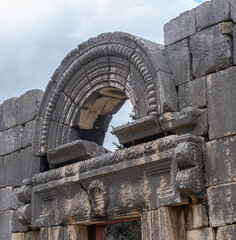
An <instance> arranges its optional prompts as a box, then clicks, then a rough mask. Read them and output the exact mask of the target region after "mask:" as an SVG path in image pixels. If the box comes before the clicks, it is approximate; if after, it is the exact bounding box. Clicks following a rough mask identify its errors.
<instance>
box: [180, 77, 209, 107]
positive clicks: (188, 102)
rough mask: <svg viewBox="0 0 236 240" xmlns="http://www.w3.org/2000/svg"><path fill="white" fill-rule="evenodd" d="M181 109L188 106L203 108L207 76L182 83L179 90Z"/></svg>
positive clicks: (205, 102)
mask: <svg viewBox="0 0 236 240" xmlns="http://www.w3.org/2000/svg"><path fill="white" fill-rule="evenodd" d="M178 100H179V109H180V110H181V109H183V108H186V107H195V108H202V107H205V106H206V104H207V101H206V77H202V78H197V79H194V80H193V81H190V82H187V83H184V84H181V85H180V86H179V92H178Z"/></svg>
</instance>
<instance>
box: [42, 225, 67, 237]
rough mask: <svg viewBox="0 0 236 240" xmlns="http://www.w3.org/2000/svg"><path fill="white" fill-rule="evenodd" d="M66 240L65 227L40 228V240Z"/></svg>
mask: <svg viewBox="0 0 236 240" xmlns="http://www.w3.org/2000/svg"><path fill="white" fill-rule="evenodd" d="M45 239H47V240H50V239H52V240H54V239H55V240H56V239H57V240H64V227H60V226H57V227H42V228H41V229H40V240H45Z"/></svg>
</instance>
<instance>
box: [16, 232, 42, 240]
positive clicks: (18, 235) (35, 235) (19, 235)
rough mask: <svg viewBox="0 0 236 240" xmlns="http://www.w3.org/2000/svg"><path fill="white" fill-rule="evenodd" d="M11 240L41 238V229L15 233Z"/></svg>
mask: <svg viewBox="0 0 236 240" xmlns="http://www.w3.org/2000/svg"><path fill="white" fill-rule="evenodd" d="M11 240H39V231H35V232H27V233H13V234H12V238H11Z"/></svg>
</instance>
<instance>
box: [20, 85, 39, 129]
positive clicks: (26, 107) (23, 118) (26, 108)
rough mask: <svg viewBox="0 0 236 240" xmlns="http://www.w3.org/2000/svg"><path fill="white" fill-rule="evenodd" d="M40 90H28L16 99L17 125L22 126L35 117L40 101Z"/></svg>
mask: <svg viewBox="0 0 236 240" xmlns="http://www.w3.org/2000/svg"><path fill="white" fill-rule="evenodd" d="M42 96H43V91H42V90H37V89H34V90H30V91H28V92H26V93H25V94H23V95H21V96H20V97H19V98H18V99H17V103H18V109H17V124H18V125H19V124H23V123H26V122H29V121H31V120H33V119H34V118H35V117H36V113H37V109H38V105H39V103H40V101H41V99H42Z"/></svg>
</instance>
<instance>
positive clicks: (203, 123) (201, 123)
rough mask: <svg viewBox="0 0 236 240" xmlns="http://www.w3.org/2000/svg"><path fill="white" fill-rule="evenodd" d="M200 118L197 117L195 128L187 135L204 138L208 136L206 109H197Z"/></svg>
mask: <svg viewBox="0 0 236 240" xmlns="http://www.w3.org/2000/svg"><path fill="white" fill-rule="evenodd" d="M199 112H200V116H199V117H198V122H197V124H196V126H195V127H194V128H193V129H192V130H191V131H189V133H192V134H195V135H199V136H206V135H207V134H208V117H207V109H199Z"/></svg>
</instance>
